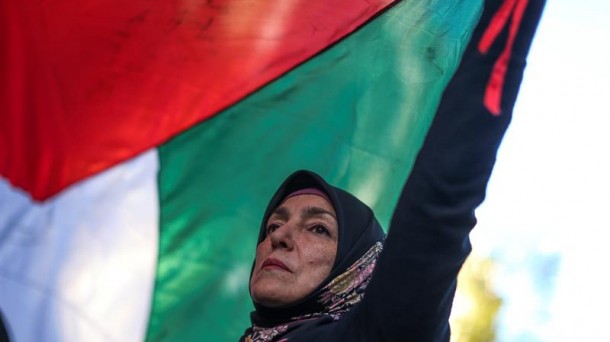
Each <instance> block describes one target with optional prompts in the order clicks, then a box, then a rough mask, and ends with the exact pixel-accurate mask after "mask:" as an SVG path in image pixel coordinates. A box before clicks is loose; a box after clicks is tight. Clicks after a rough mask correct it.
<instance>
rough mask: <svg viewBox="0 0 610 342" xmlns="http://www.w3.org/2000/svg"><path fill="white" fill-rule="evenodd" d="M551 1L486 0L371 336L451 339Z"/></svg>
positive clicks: (388, 262) (412, 193)
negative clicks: (483, 214)
mask: <svg viewBox="0 0 610 342" xmlns="http://www.w3.org/2000/svg"><path fill="white" fill-rule="evenodd" d="M543 5H544V1H541V0H533V1H527V0H506V1H487V2H486V4H485V10H484V13H483V15H482V17H481V20H480V22H479V24H478V26H477V29H476V30H475V32H474V34H473V38H472V39H471V43H470V46H469V47H468V48H467V50H466V52H465V54H464V57H463V59H462V62H461V64H460V67H459V69H458V71H457V72H456V74H455V76H454V77H453V79H452V81H451V82H450V84H449V86H448V87H447V90H446V91H445V93H444V95H443V98H442V101H441V104H440V106H439V109H438V112H437V115H436V117H435V119H434V121H433V123H432V126H431V128H430V131H429V133H428V135H427V137H426V140H425V142H424V145H423V147H422V149H421V151H420V153H419V155H418V157H417V160H416V163H415V166H414V168H413V171H412V173H411V175H410V177H409V179H408V181H407V183H406V185H405V187H404V190H403V192H402V194H401V196H400V199H399V202H398V205H397V208H396V210H395V213H394V216H393V218H392V221H391V226H390V231H389V234H388V237H387V239H386V242H385V247H384V251H383V253H382V255H381V257H380V259H379V261H378V264H377V266H376V269H375V272H374V273H373V277H372V280H371V282H370V284H369V285H368V288H367V290H366V295H365V298H364V300H363V302H362V303H361V305H360V307H358V308H357V310H354V312H352V313H350V315H351V316H352V317H351V318H350V320H351V319H355V320H356V321H360V322H362V324H359V325H358V326H359V327H360V328H359V329H360V330H361V331H359V332H358V334H360V336H361V338H362V339H363V340H371V341H372V340H375V341H385V340H396V338H400V340H404V341H437V340H448V337H449V324H448V318H449V314H450V311H451V304H452V301H453V296H454V293H455V288H456V279H457V275H458V272H459V270H460V268H461V266H462V264H463V263H464V261H465V259H466V257H467V256H468V254H469V253H470V250H471V247H470V241H469V238H468V234H469V232H470V230H471V229H472V228H473V227H474V225H475V223H476V219H475V216H474V210H475V209H476V208H477V206H478V205H479V204H480V203H481V202H482V201H483V199H484V197H485V189H486V186H487V182H488V179H489V176H490V174H491V171H492V168H493V165H494V162H495V158H496V151H497V149H498V146H499V144H500V141H501V139H502V137H503V135H504V132H505V130H506V128H507V127H508V124H509V122H510V120H511V115H512V110H513V105H514V102H515V99H516V95H517V92H518V89H519V85H520V83H521V79H522V75H523V70H524V67H525V57H526V55H527V52H528V50H529V46H530V43H531V41H532V37H533V35H534V31H535V28H536V25H537V22H538V20H539V17H540V14H541V12H542V8H543Z"/></svg>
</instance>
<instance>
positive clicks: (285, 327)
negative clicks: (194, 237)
mask: <svg viewBox="0 0 610 342" xmlns="http://www.w3.org/2000/svg"><path fill="white" fill-rule="evenodd" d="M383 238H384V233H383V231H382V229H381V227H380V225H379V223H378V222H377V219H375V216H374V215H373V213H372V211H371V210H370V209H369V208H368V207H367V206H366V205H365V204H364V203H362V202H361V201H360V200H358V199H357V198H356V197H354V196H352V195H350V194H349V193H347V192H345V191H343V190H341V189H338V188H335V187H333V186H330V185H328V184H327V183H326V182H325V181H324V180H323V179H322V178H321V177H320V176H318V175H316V174H314V173H312V172H309V171H298V172H295V173H294V174H292V175H291V176H290V177H288V179H287V180H286V181H285V182H284V184H282V186H281V187H280V188H279V190H278V191H277V193H276V194H275V196H274V197H273V199H272V200H271V202H270V203H269V206H268V208H267V211H266V212H265V215H264V217H263V224H262V226H261V230H260V234H259V239H258V247H257V250H256V261H255V264H254V267H253V269H252V275H251V279H250V293H251V295H252V298H253V300H254V306H255V308H256V311H255V312H254V313H253V314H252V322H253V324H254V325H253V327H252V328H251V329H249V330H248V331H247V332H246V337H245V340H246V341H272V340H274V339H275V338H277V337H279V336H282V337H286V338H289V340H291V341H296V340H301V339H303V340H311V339H312V338H314V336H315V335H319V334H323V335H325V336H329V335H328V333H329V331H330V330H333V331H334V332H333V335H334V334H336V332H337V331H336V322H338V319H339V318H341V317H342V316H343V314H345V313H346V312H347V311H348V310H349V309H350V308H351V307H352V306H354V305H355V304H357V303H358V302H360V300H361V299H362V294H363V293H364V292H363V291H364V289H365V287H366V285H367V284H368V282H369V280H370V278H371V273H372V270H373V268H374V267H375V261H376V259H377V257H378V256H379V253H380V251H381V246H382V241H383ZM295 334H296V336H297V337H298V338H295V337H293V335H295Z"/></svg>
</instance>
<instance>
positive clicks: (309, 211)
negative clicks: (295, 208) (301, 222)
mask: <svg viewBox="0 0 610 342" xmlns="http://www.w3.org/2000/svg"><path fill="white" fill-rule="evenodd" d="M320 215H330V216H332V218H334V219H335V221H336V220H337V217H336V216H335V214H334V213H332V212H330V211H328V210H326V209H324V208H320V207H305V208H304V209H303V210H302V211H301V219H307V218H310V217H314V216H320Z"/></svg>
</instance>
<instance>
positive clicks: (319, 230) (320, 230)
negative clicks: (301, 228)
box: [310, 224, 330, 236]
mask: <svg viewBox="0 0 610 342" xmlns="http://www.w3.org/2000/svg"><path fill="white" fill-rule="evenodd" d="M310 230H311V231H312V232H314V233H316V234H323V235H327V236H330V231H329V230H328V228H326V227H325V226H323V225H321V224H316V225H315V226H313V227H311V228H310Z"/></svg>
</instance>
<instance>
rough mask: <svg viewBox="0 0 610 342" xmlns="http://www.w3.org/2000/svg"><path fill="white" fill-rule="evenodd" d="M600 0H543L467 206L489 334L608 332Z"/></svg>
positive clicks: (609, 28)
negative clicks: (493, 298) (487, 278)
mask: <svg viewBox="0 0 610 342" xmlns="http://www.w3.org/2000/svg"><path fill="white" fill-rule="evenodd" d="M609 80H610V1H607V0H585V1H573V0H549V1H547V4H546V8H545V11H544V14H543V17H542V20H541V22H540V25H539V27H538V31H537V34H536V37H535V38H534V42H533V45H532V48H531V50H530V54H529V58H528V66H527V68H526V72H525V77H524V80H523V83H522V86H521V91H520V95H519V98H518V99H517V103H516V106H515V110H514V115H513V121H512V124H511V126H510V127H509V129H508V131H507V134H506V136H505V138H504V141H503V143H502V145H501V147H500V150H499V152H498V160H497V163H496V167H495V169H494V172H493V174H492V178H491V180H490V183H489V186H488V191H487V198H486V200H485V202H484V203H483V205H482V206H481V207H480V208H479V209H478V210H477V217H478V220H479V221H478V224H477V226H476V227H475V230H474V231H473V234H472V241H473V254H475V255H478V256H483V257H491V258H492V259H493V260H495V261H496V263H497V268H496V271H495V277H494V280H493V286H494V290H495V291H496V292H497V294H499V295H500V296H501V297H502V298H503V300H504V304H503V306H502V309H501V311H500V314H499V317H498V341H500V342H504V341H511V342H513V341H517V342H518V341H528V342H535V341H610V330H609V329H608V328H607V327H608V324H610V291H609V290H608V289H610V265H608V264H609V263H610V248H609V247H608V246H609V245H610V215H608V214H610V133H609V132H608V131H610V118H609V117H610V109H609V108H608V104H607V102H608V100H607V99H608V98H609V97H610V87H609V86H608V81H609Z"/></svg>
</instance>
